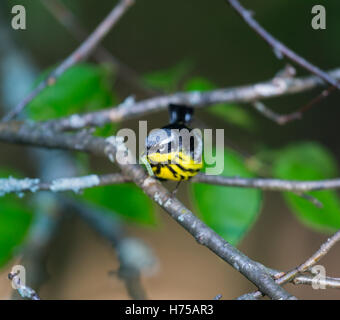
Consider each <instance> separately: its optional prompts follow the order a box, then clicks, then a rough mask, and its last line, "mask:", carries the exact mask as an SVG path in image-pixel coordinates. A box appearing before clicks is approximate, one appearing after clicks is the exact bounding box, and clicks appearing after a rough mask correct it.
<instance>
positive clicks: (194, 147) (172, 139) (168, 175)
mask: <svg viewBox="0 0 340 320" xmlns="http://www.w3.org/2000/svg"><path fill="white" fill-rule="evenodd" d="M169 115H170V121H169V124H168V125H166V126H164V127H163V128H162V129H156V130H153V131H151V133H150V134H149V136H148V137H147V139H146V160H147V163H148V165H147V167H148V166H149V168H150V167H151V170H152V171H151V170H150V169H149V170H148V171H149V173H150V174H154V175H155V176H156V177H157V178H158V179H160V180H173V181H178V184H177V187H176V189H175V191H176V190H177V188H178V185H179V183H180V182H181V181H183V180H188V179H190V178H191V177H193V176H195V175H196V174H197V173H198V172H199V171H200V170H201V168H202V150H203V143H202V135H201V131H200V130H199V129H191V128H189V127H188V124H189V123H190V121H191V120H192V115H193V109H192V108H189V107H186V106H181V105H175V104H171V105H170V106H169Z"/></svg>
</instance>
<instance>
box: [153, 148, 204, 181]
mask: <svg viewBox="0 0 340 320" xmlns="http://www.w3.org/2000/svg"><path fill="white" fill-rule="evenodd" d="M147 159H148V161H149V163H150V165H151V167H152V171H153V172H154V174H155V176H156V177H158V178H161V179H165V180H174V181H181V180H188V179H189V178H191V177H193V176H195V175H196V174H197V173H198V172H199V171H200V170H201V169H202V166H203V164H202V161H201V162H195V161H194V159H192V158H191V157H190V156H188V155H186V154H184V153H183V152H171V153H167V154H161V153H153V154H149V155H148V156H147Z"/></svg>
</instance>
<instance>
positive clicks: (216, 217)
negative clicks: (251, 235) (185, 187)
mask: <svg viewBox="0 0 340 320" xmlns="http://www.w3.org/2000/svg"><path fill="white" fill-rule="evenodd" d="M222 175H225V176H240V177H253V175H252V173H251V172H250V171H249V170H248V169H247V168H246V166H245V164H244V161H243V159H242V157H241V156H240V155H238V154H236V153H235V152H233V151H231V150H225V152H224V170H223V174H222ZM191 188H192V196H193V201H194V204H195V206H196V207H197V208H198V211H199V212H200V215H201V216H202V218H203V220H204V222H205V223H207V224H208V225H209V226H210V227H211V228H212V229H214V230H215V231H216V232H217V233H218V234H219V235H221V236H222V237H223V238H224V239H225V240H227V241H228V242H230V243H232V244H234V245H236V244H237V243H238V242H239V241H240V240H241V239H242V237H243V236H244V235H245V233H246V232H247V231H248V230H249V228H250V227H251V226H252V224H253V223H254V221H255V220H256V218H257V216H258V214H259V211H260V208H261V202H262V196H261V191H260V190H255V189H242V188H229V187H223V186H214V185H208V184H201V183H193V184H192V185H191Z"/></svg>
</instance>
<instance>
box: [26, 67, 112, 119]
mask: <svg viewBox="0 0 340 320" xmlns="http://www.w3.org/2000/svg"><path fill="white" fill-rule="evenodd" d="M50 71H51V70H48V71H46V72H44V73H43V74H42V75H41V76H40V77H39V78H38V80H37V84H38V83H39V82H40V81H41V80H43V79H44V78H45V77H46V76H47V75H48V73H49V72H50ZM112 77H113V74H112V72H110V70H109V69H106V68H105V67H102V66H96V65H91V64H78V65H76V66H74V67H72V68H70V69H68V70H67V71H66V72H65V73H64V74H63V75H62V76H61V77H60V78H59V79H58V80H57V82H56V83H55V84H54V85H52V86H50V87H48V88H46V89H45V90H44V91H43V92H42V93H41V94H39V96H38V97H36V98H35V99H34V100H33V101H32V102H31V103H30V104H29V105H28V107H27V110H28V116H29V117H30V118H31V119H34V120H48V119H53V118H59V117H63V116H68V115H71V114H74V113H79V112H86V111H94V110H97V109H101V108H105V107H109V106H112V104H113V103H114V102H115V101H116V97H115V96H114V94H113V91H112V88H111V87H112Z"/></svg>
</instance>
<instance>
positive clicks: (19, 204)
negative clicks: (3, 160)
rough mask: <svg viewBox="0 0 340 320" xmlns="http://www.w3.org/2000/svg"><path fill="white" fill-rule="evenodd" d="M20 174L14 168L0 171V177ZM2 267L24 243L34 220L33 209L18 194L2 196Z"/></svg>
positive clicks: (0, 234) (0, 228)
mask: <svg viewBox="0 0 340 320" xmlns="http://www.w3.org/2000/svg"><path fill="white" fill-rule="evenodd" d="M9 176H15V177H17V178H19V177H20V175H19V174H18V173H17V172H15V171H13V170H4V169H1V171H0V178H8V177H9ZM0 209H1V212H0V267H3V266H4V265H5V264H6V263H7V262H8V261H9V260H10V259H11V258H12V257H13V255H14V254H15V253H16V250H18V248H19V247H20V245H21V244H22V243H23V241H24V239H25V236H26V235H27V232H28V230H29V227H30V225H31V222H32V218H33V214H32V210H31V208H30V206H29V204H28V203H27V201H26V199H21V198H19V196H18V195H6V196H3V197H0Z"/></svg>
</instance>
